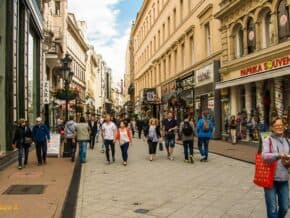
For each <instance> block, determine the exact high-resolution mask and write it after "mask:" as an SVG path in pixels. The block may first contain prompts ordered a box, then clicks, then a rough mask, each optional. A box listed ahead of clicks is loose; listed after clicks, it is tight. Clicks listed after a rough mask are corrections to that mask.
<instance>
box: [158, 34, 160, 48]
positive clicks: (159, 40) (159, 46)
mask: <svg viewBox="0 0 290 218" xmlns="http://www.w3.org/2000/svg"><path fill="white" fill-rule="evenodd" d="M158 47H160V30H158Z"/></svg>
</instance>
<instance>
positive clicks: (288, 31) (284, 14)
mask: <svg viewBox="0 0 290 218" xmlns="http://www.w3.org/2000/svg"><path fill="white" fill-rule="evenodd" d="M277 14H278V30H279V34H278V36H279V42H284V41H286V40H287V39H288V37H289V36H290V26H289V25H290V24H289V6H288V5H287V2H286V0H282V1H280V3H279V5H278V13H277Z"/></svg>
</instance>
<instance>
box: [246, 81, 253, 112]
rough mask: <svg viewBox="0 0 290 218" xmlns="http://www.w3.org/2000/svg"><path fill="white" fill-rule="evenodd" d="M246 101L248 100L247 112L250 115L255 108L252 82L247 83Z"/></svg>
mask: <svg viewBox="0 0 290 218" xmlns="http://www.w3.org/2000/svg"><path fill="white" fill-rule="evenodd" d="M245 101H246V112H247V114H248V116H249V115H250V113H251V110H252V109H253V105H252V93H251V84H250V83H248V84H246V85H245Z"/></svg>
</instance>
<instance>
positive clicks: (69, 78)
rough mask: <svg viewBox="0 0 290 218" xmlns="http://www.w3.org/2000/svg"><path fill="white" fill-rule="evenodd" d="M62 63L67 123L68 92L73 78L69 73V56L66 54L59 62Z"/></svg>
mask: <svg viewBox="0 0 290 218" xmlns="http://www.w3.org/2000/svg"><path fill="white" fill-rule="evenodd" d="M61 62H62V73H63V80H64V89H65V93H66V99H65V121H68V100H69V99H68V92H69V85H70V83H71V81H72V78H73V76H74V72H72V71H71V63H72V59H71V57H70V55H69V54H66V55H65V57H64V59H62V60H61Z"/></svg>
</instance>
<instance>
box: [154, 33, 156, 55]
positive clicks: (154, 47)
mask: <svg viewBox="0 0 290 218" xmlns="http://www.w3.org/2000/svg"><path fill="white" fill-rule="evenodd" d="M153 46H154V52H155V51H156V36H154V39H153Z"/></svg>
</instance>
